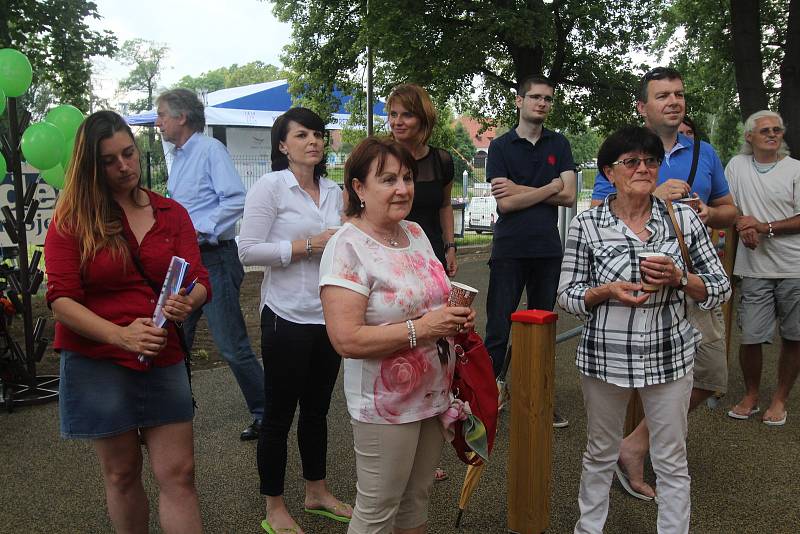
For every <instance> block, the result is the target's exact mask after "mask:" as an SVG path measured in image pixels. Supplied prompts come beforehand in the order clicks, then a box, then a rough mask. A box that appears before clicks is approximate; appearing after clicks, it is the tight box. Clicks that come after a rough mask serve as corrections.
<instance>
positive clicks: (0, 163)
mask: <svg viewBox="0 0 800 534" xmlns="http://www.w3.org/2000/svg"><path fill="white" fill-rule="evenodd" d="M7 172H8V165H7V164H6V158H5V156H3V155H2V154H0V182H2V181H3V179H4V178H5V177H6V173H7Z"/></svg>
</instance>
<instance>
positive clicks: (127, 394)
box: [58, 350, 194, 439]
mask: <svg viewBox="0 0 800 534" xmlns="http://www.w3.org/2000/svg"><path fill="white" fill-rule="evenodd" d="M58 392H59V402H58V404H59V406H58V411H59V416H60V419H61V436H62V437H64V438H78V439H96V438H105V437H110V436H115V435H118V434H123V433H125V432H128V431H129V430H133V429H137V428H147V427H153V426H159V425H166V424H169V423H179V422H184V421H191V420H192V418H193V417H194V408H193V406H192V393H191V390H190V388H189V378H188V376H187V374H186V366H185V365H184V364H183V362H180V363H177V364H175V365H171V366H169V367H155V366H154V367H151V368H150V369H149V370H148V371H134V370H133V369H128V368H127V367H123V366H121V365H118V364H116V363H112V362H110V361H107V360H95V359H92V358H87V357H85V356H82V355H81V354H79V353H77V352H72V351H68V350H62V351H61V379H60V380H59V389H58Z"/></svg>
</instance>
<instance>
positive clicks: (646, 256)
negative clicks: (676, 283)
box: [639, 252, 667, 293]
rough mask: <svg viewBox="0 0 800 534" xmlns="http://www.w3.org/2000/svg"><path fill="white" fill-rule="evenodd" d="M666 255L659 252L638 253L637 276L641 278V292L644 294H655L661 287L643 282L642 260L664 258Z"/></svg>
mask: <svg viewBox="0 0 800 534" xmlns="http://www.w3.org/2000/svg"><path fill="white" fill-rule="evenodd" d="M666 257H667V255H666V254H662V253H661V252H640V253H639V275H640V276H641V278H642V291H644V292H645V293H656V292H657V291H658V290H659V289H661V286H659V285H656V284H649V283H647V282H646V281H645V275H644V273H643V272H642V265H641V264H642V260H645V259H650V258H666Z"/></svg>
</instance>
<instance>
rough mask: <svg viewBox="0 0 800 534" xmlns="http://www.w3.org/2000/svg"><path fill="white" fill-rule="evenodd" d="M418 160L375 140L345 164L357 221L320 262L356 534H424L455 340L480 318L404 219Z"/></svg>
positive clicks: (349, 204)
mask: <svg viewBox="0 0 800 534" xmlns="http://www.w3.org/2000/svg"><path fill="white" fill-rule="evenodd" d="M416 167H417V166H416V162H415V161H414V158H413V156H412V155H411V153H410V152H408V151H407V150H406V149H405V148H403V147H402V145H400V144H399V143H398V142H396V141H393V140H391V139H377V138H373V137H370V138H368V139H366V140H364V141H362V142H361V143H360V144H359V145H358V146H357V147H356V148H355V150H353V152H352V154H350V157H349V158H348V160H347V164H346V165H345V171H344V176H345V178H344V179H345V191H346V193H347V195H348V201H347V211H346V215H348V216H350V217H351V218H350V219H349V221H348V222H347V223H346V224H345V225H344V227H342V229H341V230H340V231H339V232H338V233H337V234H336V236H334V237H333V238H332V239H331V242H330V243H329V245H328V247H327V248H326V249H325V253H324V254H323V256H322V262H321V265H320V286H321V287H322V290H321V295H322V302H323V310H324V312H325V323H326V325H327V328H328V332H329V333H330V336H331V341H332V342H333V345H334V347H336V348H337V350H338V351H339V352H340V353H341V354H342V355H343V357H344V358H346V359H345V364H344V387H345V396H346V397H347V408H348V412H349V413H350V417H351V418H352V425H353V439H354V442H355V444H354V448H355V453H356V469H357V476H358V485H357V488H356V489H357V492H358V494H357V497H356V505H355V510H354V512H353V519H352V521H351V522H350V526H349V530H348V533H350V534H368V533H369V534H372V533H376V534H377V533H380V532H389V531H392V532H394V533H395V534H413V533H423V532H425V525H426V523H427V519H428V500H429V495H430V491H431V486H433V477H431V472H433V469H434V467H436V463H437V462H438V461H439V456H440V454H441V451H442V443H443V436H442V428H441V424H440V422H439V418H438V416H439V415H440V414H442V413H443V412H444V411H446V410H447V409H448V408H449V407H450V384H451V381H452V378H453V368H454V365H455V360H454V356H455V355H454V351H453V350H452V341H453V340H452V337H451V336H453V335H455V334H456V333H458V332H459V331H461V330H465V329H469V328H472V326H473V322H474V320H475V312H474V311H473V310H472V309H470V308H464V307H448V306H447V297H448V294H449V291H450V283H449V282H448V280H447V274H446V273H445V270H444V267H443V266H442V263H441V262H440V261H439V260H438V259H437V258H436V255H435V254H434V251H433V248H432V247H431V244H430V242H429V241H428V239H427V238H426V237H425V233H424V232H423V231H422V228H421V227H420V226H419V225H418V224H416V223H414V222H410V221H405V220H403V219H405V218H406V216H407V215H408V213H409V211H410V210H411V204H412V202H413V199H414V173H415V172H416Z"/></svg>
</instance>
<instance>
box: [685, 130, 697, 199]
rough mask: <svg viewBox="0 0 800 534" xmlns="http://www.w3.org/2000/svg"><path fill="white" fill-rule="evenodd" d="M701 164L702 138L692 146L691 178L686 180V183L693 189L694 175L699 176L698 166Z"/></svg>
mask: <svg viewBox="0 0 800 534" xmlns="http://www.w3.org/2000/svg"><path fill="white" fill-rule="evenodd" d="M699 162H700V138H697V139H696V140H695V142H694V145H693V146H692V168H691V170H689V176H688V177H687V178H686V183H688V184H689V187H692V184H693V183H694V175H695V174H697V164H698V163H699Z"/></svg>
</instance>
